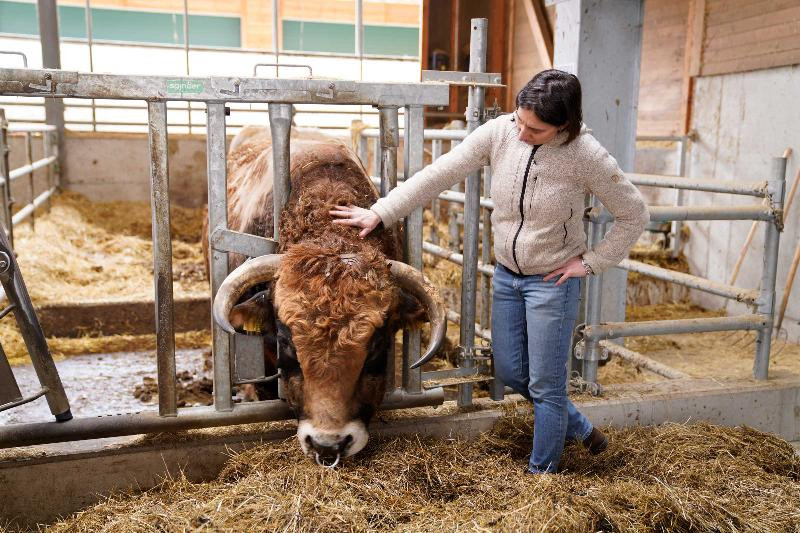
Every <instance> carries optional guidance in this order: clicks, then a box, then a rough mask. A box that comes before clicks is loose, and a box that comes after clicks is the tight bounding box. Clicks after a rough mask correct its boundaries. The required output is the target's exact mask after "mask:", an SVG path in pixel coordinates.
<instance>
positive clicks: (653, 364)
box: [600, 341, 691, 379]
mask: <svg viewBox="0 0 800 533" xmlns="http://www.w3.org/2000/svg"><path fill="white" fill-rule="evenodd" d="M600 346H601V348H602V349H604V350H605V351H607V352H608V353H610V354H613V355H617V356H619V357H622V358H623V359H625V360H626V361H629V362H631V363H633V364H635V365H637V366H640V367H642V368H646V369H647V370H649V371H650V372H653V373H655V374H658V375H659V376H664V377H665V378H669V379H686V378H690V377H691V376H690V375H689V374H687V373H686V372H681V371H680V370H677V369H675V368H672V367H670V366H667V365H665V364H663V363H659V362H658V361H656V360H655V359H651V358H649V357H647V356H646V355H642V354H640V353H638V352H634V351H633V350H629V349H627V348H624V347H622V346H620V345H619V344H614V343H613V342H609V341H600Z"/></svg>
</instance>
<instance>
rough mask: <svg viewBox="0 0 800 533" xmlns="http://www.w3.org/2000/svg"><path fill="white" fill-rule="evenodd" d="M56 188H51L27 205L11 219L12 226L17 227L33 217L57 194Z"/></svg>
mask: <svg viewBox="0 0 800 533" xmlns="http://www.w3.org/2000/svg"><path fill="white" fill-rule="evenodd" d="M56 190H57V189H56V188H55V187H51V188H50V189H47V190H46V191H44V192H43V193H41V194H39V196H37V197H36V198H34V199H33V200H32V201H31V202H30V203H28V204H26V205H25V207H23V208H22V209H20V210H19V211H17V212H16V213H14V216H12V217H11V224H12V225H14V226H16V225H17V224H19V223H20V222H22V221H23V220H25V219H26V218H28V217H29V216H31V215H33V212H34V211H35V210H36V209H38V208H39V206H41V205H42V204H43V203H45V202H46V201H48V200H50V197H51V196H53V194H54V193H55V192H56Z"/></svg>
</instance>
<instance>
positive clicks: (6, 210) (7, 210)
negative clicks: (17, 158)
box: [0, 109, 14, 250]
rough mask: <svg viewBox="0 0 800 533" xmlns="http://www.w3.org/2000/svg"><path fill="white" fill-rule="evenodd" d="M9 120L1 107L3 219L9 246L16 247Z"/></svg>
mask: <svg viewBox="0 0 800 533" xmlns="http://www.w3.org/2000/svg"><path fill="white" fill-rule="evenodd" d="M8 152H9V149H8V122H7V121H6V111H5V109H0V180H2V184H1V185H2V187H3V220H4V222H5V226H6V233H7V234H8V241H9V247H10V248H11V249H12V250H13V249H14V225H13V224H12V223H11V177H10V174H11V166H10V165H9V162H8Z"/></svg>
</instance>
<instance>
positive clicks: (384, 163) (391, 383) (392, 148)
mask: <svg viewBox="0 0 800 533" xmlns="http://www.w3.org/2000/svg"><path fill="white" fill-rule="evenodd" d="M397 112H398V108H397V107H396V106H379V107H378V113H379V116H380V126H381V127H380V132H381V136H380V176H381V185H380V195H381V196H386V195H387V194H389V192H390V191H391V190H392V189H394V188H395V187H397V147H398V145H399V144H400V137H399V130H400V128H399V126H398V117H397ZM376 157H377V154H376ZM387 229H389V228H387ZM395 355H396V347H395V345H394V343H392V347H391V348H390V349H389V355H388V357H387V360H386V390H387V391H388V392H391V391H393V390H394V389H395V387H396V386H397V383H396V379H395Z"/></svg>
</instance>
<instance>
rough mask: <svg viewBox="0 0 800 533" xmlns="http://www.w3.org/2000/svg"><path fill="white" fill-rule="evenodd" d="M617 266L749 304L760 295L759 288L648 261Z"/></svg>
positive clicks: (753, 303) (628, 261)
mask: <svg viewBox="0 0 800 533" xmlns="http://www.w3.org/2000/svg"><path fill="white" fill-rule="evenodd" d="M617 266H618V267H619V268H623V269H625V270H630V271H631V272H638V273H640V274H644V275H645V276H650V277H652V278H655V279H660V280H663V281H669V282H672V283H676V284H678V285H683V286H684V287H689V288H691V289H697V290H700V291H704V292H708V293H710V294H716V295H717V296H722V297H723V298H729V299H731V300H736V301H737V302H743V303H746V304H749V305H755V304H756V300H757V299H758V297H759V292H758V291H757V290H752V289H741V288H739V287H734V286H733V285H727V284H725V283H719V282H717V281H712V280H709V279H705V278H701V277H699V276H692V275H691V274H685V273H683V272H676V271H674V270H670V269H668V268H662V267H657V266H654V265H648V264H646V263H642V262H640V261H633V260H631V259H623V260H622V262H620V264H619V265H617Z"/></svg>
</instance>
